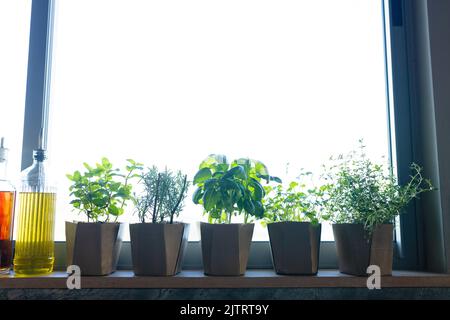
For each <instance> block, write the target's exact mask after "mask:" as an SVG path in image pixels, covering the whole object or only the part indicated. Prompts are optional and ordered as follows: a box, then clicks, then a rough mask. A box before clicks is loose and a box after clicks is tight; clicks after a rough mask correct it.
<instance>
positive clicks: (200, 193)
mask: <svg viewBox="0 0 450 320" xmlns="http://www.w3.org/2000/svg"><path fill="white" fill-rule="evenodd" d="M202 197H203V190H202V189H201V188H197V189H196V190H195V192H194V194H193V195H192V201H193V202H194V203H195V204H199V201H200V200H201V199H202Z"/></svg>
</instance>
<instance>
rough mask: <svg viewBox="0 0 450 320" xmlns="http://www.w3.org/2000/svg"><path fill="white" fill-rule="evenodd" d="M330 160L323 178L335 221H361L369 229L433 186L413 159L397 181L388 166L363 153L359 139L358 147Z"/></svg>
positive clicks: (390, 221) (390, 220)
mask: <svg viewBox="0 0 450 320" xmlns="http://www.w3.org/2000/svg"><path fill="white" fill-rule="evenodd" d="M331 160H332V163H333V164H332V165H331V166H330V167H329V168H326V167H325V174H324V178H325V179H326V180H327V181H328V193H329V199H328V201H327V202H326V210H327V211H328V213H329V214H330V216H331V217H332V220H333V222H334V223H355V224H363V225H364V228H365V229H366V230H367V231H368V232H369V233H371V232H372V231H373V229H374V228H375V227H376V226H377V225H378V224H384V223H393V222H394V218H395V217H396V216H398V215H399V214H401V213H402V212H403V210H404V208H405V207H406V206H407V204H408V203H409V202H411V201H412V200H413V199H415V198H418V197H419V195H420V194H422V193H424V192H427V191H431V190H434V188H433V185H432V183H431V181H430V180H428V179H425V178H424V177H423V176H422V168H421V167H420V166H419V165H417V164H415V163H412V164H411V166H410V169H411V175H410V178H409V181H408V182H407V183H406V184H404V185H400V184H399V183H398V181H397V178H396V176H395V175H394V174H393V172H392V171H393V170H392V168H391V167H390V166H385V165H381V164H376V163H373V162H372V161H371V160H370V159H369V158H368V157H367V156H366V153H365V146H364V144H363V142H362V140H360V142H359V148H358V149H357V150H355V151H352V152H351V153H350V154H348V155H347V156H343V155H340V156H339V157H337V158H331Z"/></svg>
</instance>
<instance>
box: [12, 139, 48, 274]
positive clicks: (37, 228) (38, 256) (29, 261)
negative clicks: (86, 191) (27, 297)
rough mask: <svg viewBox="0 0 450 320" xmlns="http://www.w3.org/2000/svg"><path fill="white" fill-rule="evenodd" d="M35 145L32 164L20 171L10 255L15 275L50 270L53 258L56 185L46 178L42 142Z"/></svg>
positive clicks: (43, 272) (45, 157) (44, 154)
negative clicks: (12, 256) (13, 246)
mask: <svg viewBox="0 0 450 320" xmlns="http://www.w3.org/2000/svg"><path fill="white" fill-rule="evenodd" d="M40 140H42V138H41V139H40ZM39 145H40V146H39V148H38V149H37V150H34V152H33V159H34V161H33V165H32V166H31V167H29V168H27V169H25V170H24V171H22V177H21V187H20V191H19V197H18V198H19V203H18V217H17V234H16V245H15V255H14V273H15V274H16V275H18V276H29V275H39V274H47V273H50V272H52V271H53V265H54V260H55V258H54V226H55V205H56V188H55V187H54V186H52V185H51V183H50V182H49V179H48V172H47V168H46V162H45V160H46V159H47V153H46V150H44V149H43V147H42V142H40V143H39Z"/></svg>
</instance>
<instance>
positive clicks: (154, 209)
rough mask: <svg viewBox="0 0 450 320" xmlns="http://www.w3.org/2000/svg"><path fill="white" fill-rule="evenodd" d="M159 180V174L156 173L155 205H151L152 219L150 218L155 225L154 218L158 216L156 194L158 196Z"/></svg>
mask: <svg viewBox="0 0 450 320" xmlns="http://www.w3.org/2000/svg"><path fill="white" fill-rule="evenodd" d="M160 180H161V173H158V180H156V193H155V204H154V205H153V217H152V222H153V223H156V217H157V216H158V194H159V182H160Z"/></svg>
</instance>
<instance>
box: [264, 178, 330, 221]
mask: <svg viewBox="0 0 450 320" xmlns="http://www.w3.org/2000/svg"><path fill="white" fill-rule="evenodd" d="M308 176H311V173H310V172H306V173H303V172H302V173H301V174H300V176H299V179H298V181H292V182H290V183H289V185H288V186H283V185H282V184H278V185H276V186H274V187H273V186H266V187H264V189H265V190H266V193H267V196H266V198H265V199H264V201H263V204H264V206H265V208H266V212H265V214H264V220H263V225H266V224H267V223H271V222H280V221H296V222H311V223H312V224H319V223H320V222H321V221H324V220H328V219H329V216H327V215H326V214H324V213H323V211H324V201H325V200H326V194H327V188H328V186H327V185H323V186H320V187H316V186H309V187H308V185H307V184H306V183H305V182H304V181H303V178H305V177H308Z"/></svg>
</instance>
